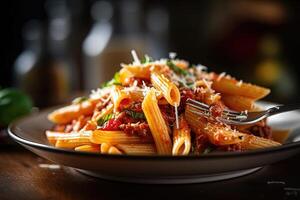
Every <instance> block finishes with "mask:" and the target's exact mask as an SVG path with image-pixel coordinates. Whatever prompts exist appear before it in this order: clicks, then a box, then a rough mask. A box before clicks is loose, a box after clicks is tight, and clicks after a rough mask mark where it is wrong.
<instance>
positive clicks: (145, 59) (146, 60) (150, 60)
mask: <svg viewBox="0 0 300 200" xmlns="http://www.w3.org/2000/svg"><path fill="white" fill-rule="evenodd" d="M152 61H153V59H152V58H151V57H150V56H148V55H147V54H146V55H145V56H144V58H142V60H141V63H142V64H146V63H149V62H152Z"/></svg>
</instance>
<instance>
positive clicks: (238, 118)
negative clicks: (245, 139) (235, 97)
mask: <svg viewBox="0 0 300 200" xmlns="http://www.w3.org/2000/svg"><path fill="white" fill-rule="evenodd" d="M186 104H187V105H189V106H191V107H193V108H195V109H192V110H190V112H192V113H195V114H197V115H200V116H204V117H210V116H211V113H210V111H209V108H210V107H209V105H207V104H204V103H201V102H199V101H196V100H193V99H190V98H189V99H187V101H186ZM298 109H300V104H298V105H297V104H295V105H278V106H274V107H271V108H269V109H267V110H264V111H258V112H236V111H232V110H227V109H225V110H224V111H223V113H222V115H221V117H218V118H217V119H218V120H219V121H221V122H224V123H226V124H232V125H246V124H254V123H256V122H258V121H260V120H263V119H265V118H267V117H269V116H272V115H276V114H279V113H283V112H289V111H294V110H298Z"/></svg>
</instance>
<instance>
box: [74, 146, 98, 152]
mask: <svg viewBox="0 0 300 200" xmlns="http://www.w3.org/2000/svg"><path fill="white" fill-rule="evenodd" d="M75 151H84V152H94V153H100V146H99V145H94V144H86V145H82V146H78V147H75Z"/></svg>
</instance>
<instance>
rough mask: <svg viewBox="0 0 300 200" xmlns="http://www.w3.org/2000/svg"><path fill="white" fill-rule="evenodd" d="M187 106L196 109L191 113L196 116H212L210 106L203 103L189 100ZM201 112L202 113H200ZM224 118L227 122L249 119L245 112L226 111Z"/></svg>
mask: <svg viewBox="0 0 300 200" xmlns="http://www.w3.org/2000/svg"><path fill="white" fill-rule="evenodd" d="M186 104H187V105H190V106H191V108H194V109H195V110H191V112H193V113H195V114H201V115H205V116H210V111H209V108H210V107H209V106H208V105H207V104H204V103H202V102H199V101H196V100H193V99H190V98H188V99H187V101H186ZM199 112H200V113H199ZM222 118H223V119H226V120H227V121H233V120H234V121H241V120H244V119H246V118H247V115H246V114H245V113H243V112H236V111H231V110H227V109H226V110H224V111H223V113H222Z"/></svg>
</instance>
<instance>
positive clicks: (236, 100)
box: [222, 95, 254, 111]
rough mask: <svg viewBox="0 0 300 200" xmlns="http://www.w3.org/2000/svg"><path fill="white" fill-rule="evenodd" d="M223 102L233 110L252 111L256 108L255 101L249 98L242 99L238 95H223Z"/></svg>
mask: <svg viewBox="0 0 300 200" xmlns="http://www.w3.org/2000/svg"><path fill="white" fill-rule="evenodd" d="M222 100H223V102H224V104H225V105H226V106H227V107H228V108H230V109H232V110H236V111H245V110H248V111H250V110H252V109H253V108H254V100H253V99H250V98H248V97H242V96H237V95H223V96H222Z"/></svg>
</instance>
